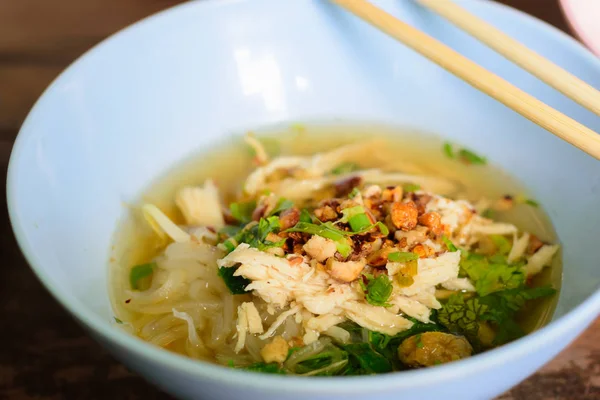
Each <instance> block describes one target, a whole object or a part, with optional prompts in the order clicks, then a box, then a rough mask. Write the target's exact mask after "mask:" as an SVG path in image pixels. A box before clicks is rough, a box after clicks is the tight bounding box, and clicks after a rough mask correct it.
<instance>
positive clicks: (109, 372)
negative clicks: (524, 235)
mask: <svg viewBox="0 0 600 400" xmlns="http://www.w3.org/2000/svg"><path fill="white" fill-rule="evenodd" d="M181 2H182V1H181V0H0V171H1V172H2V173H3V175H4V176H5V175H6V165H7V162H8V156H9V152H10V148H11V146H12V141H13V139H14V137H15V136H16V133H17V131H18V127H19V126H20V124H21V122H22V120H23V118H24V117H25V116H26V114H27V112H28V111H29V109H30V107H31V106H32V105H33V103H34V101H35V100H36V99H37V97H38V96H39V95H40V94H41V93H42V91H43V90H44V89H45V87H46V86H47V85H48V84H49V83H50V81H51V80H52V79H53V78H54V77H55V76H56V75H58V73H59V72H60V71H61V70H62V69H63V68H64V67H66V66H67V65H68V64H69V63H71V62H72V61H73V60H74V59H75V58H76V57H77V56H79V55H80V54H81V53H83V52H84V51H86V50H87V49H89V48H90V47H91V46H93V45H94V44H96V43H98V42H99V41H101V40H102V39H104V38H105V37H106V36H108V35H110V34H111V33H113V32H115V31H117V30H119V29H121V28H123V27H124V26H126V25H128V24H130V23H132V22H134V21H136V20H138V19H140V18H142V17H144V16H147V15H150V14H152V13H155V12H156V11H158V10H160V9H163V8H166V7H169V6H172V5H175V4H177V3H181ZM502 2H503V3H505V4H509V5H512V6H513V7H516V8H519V9H521V10H524V11H526V12H528V13H530V14H532V15H535V16H537V17H538V18H541V19H543V20H545V21H547V22H549V23H551V24H553V25H555V26H558V27H559V28H560V29H563V30H567V27H566V24H565V21H564V20H563V18H562V15H561V13H560V11H559V9H558V6H557V5H556V4H555V1H554V0H504V1H502ZM0 194H1V200H0V202H1V206H2V211H0V251H1V253H0V254H2V255H3V260H4V263H3V265H2V267H1V268H0V315H2V317H3V318H2V321H3V324H2V327H1V329H0V343H2V345H0V346H1V347H0V400H4V399H10V400H12V399H15V400H29V399H36V400H50V399H52V400H54V399H57V400H58V399H68V400H69V399H73V400H76V399H77V400H79V399H90V400H95V399H132V400H134V399H144V400H155V399H170V398H171V397H169V396H168V395H166V394H164V393H162V392H160V391H159V390H157V389H155V388H154V387H153V386H151V385H150V384H148V383H146V382H145V381H144V380H143V379H142V378H140V377H139V376H138V375H136V374H135V373H133V372H130V371H128V370H127V369H126V368H125V367H124V366H123V365H122V364H120V363H119V362H117V361H116V360H114V359H113V358H112V357H111V356H109V355H108V354H107V353H106V352H105V351H104V350H103V349H102V348H101V347H100V346H99V345H98V344H97V343H96V342H94V341H93V340H92V339H91V338H90V337H89V336H87V334H86V333H85V332H84V331H83V330H82V329H81V328H80V327H79V326H78V325H77V324H76V323H75V322H74V321H73V319H72V318H71V317H70V316H69V314H68V313H67V312H66V311H65V310H63V309H62V308H61V307H60V306H59V305H58V304H57V303H56V302H55V301H54V300H53V299H52V297H50V295H49V294H48V293H47V292H46V290H45V289H44V288H43V286H42V285H41V284H40V283H39V281H38V280H37V279H36V278H35V276H34V275H33V273H32V272H31V270H30V268H29V267H28V266H27V264H26V262H25V260H24V259H23V257H22V255H21V253H20V251H19V250H18V248H17V244H16V242H15V239H14V237H13V235H12V231H11V229H10V224H9V222H8V215H7V212H6V200H5V199H6V195H5V193H4V185H2V193H0ZM599 332H600V320H598V321H596V323H595V325H593V326H592V327H591V328H590V329H588V330H587V332H586V333H585V334H584V335H583V336H581V337H580V338H579V339H578V340H577V341H576V342H575V343H574V344H572V345H571V346H570V347H569V348H568V349H567V350H565V351H564V352H563V353H561V355H559V356H558V357H557V358H556V359H554V360H553V361H552V362H551V363H549V364H548V365H547V366H546V367H545V368H543V369H542V370H541V371H539V372H538V373H537V374H535V375H533V376H532V377H531V378H529V379H527V380H526V381H525V382H523V383H522V384H521V385H519V386H517V387H516V388H514V389H513V390H511V391H510V392H509V393H506V394H505V395H503V396H501V397H500V398H499V399H500V400H546V399H547V400H550V399H558V400H562V399H564V400H567V399H568V400H571V399H578V400H579V399H582V400H592V399H594V400H596V399H600V334H599Z"/></svg>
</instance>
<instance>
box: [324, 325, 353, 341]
mask: <svg viewBox="0 0 600 400" xmlns="http://www.w3.org/2000/svg"><path fill="white" fill-rule="evenodd" d="M323 334H324V335H327V336H329V337H330V338H332V339H334V340H336V341H338V342H340V343H342V344H347V343H350V332H348V331H347V330H345V329H343V328H340V327H339V326H330V327H329V328H327V329H326V330H324V331H323Z"/></svg>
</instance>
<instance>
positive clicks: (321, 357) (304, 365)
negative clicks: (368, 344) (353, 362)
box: [286, 343, 348, 376]
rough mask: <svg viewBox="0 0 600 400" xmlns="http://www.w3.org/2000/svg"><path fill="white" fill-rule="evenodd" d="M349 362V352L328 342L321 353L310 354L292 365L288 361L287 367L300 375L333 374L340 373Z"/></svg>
mask: <svg viewBox="0 0 600 400" xmlns="http://www.w3.org/2000/svg"><path fill="white" fill-rule="evenodd" d="M308 346H310V345H308ZM306 347H307V346H305V347H304V348H306ZM301 349H302V348H301ZM309 354H310V353H309ZM347 364H348V353H347V352H346V351H344V350H343V349H340V348H339V347H338V346H335V345H334V344H332V343H328V344H327V345H325V347H324V348H323V350H321V351H320V352H319V353H317V354H311V355H308V356H307V357H304V358H302V359H301V360H299V361H298V362H296V363H294V364H292V365H289V363H287V364H286V367H289V368H290V369H291V371H292V372H293V373H294V374H298V375H311V376H331V375H337V374H339V373H340V371H341V370H342V369H343V368H344V367H345V366H346V365H347Z"/></svg>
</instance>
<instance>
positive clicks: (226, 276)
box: [218, 267, 252, 294]
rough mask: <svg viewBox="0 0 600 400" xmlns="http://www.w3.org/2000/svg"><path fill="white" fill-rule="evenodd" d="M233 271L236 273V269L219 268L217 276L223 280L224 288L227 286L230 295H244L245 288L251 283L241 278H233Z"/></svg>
mask: <svg viewBox="0 0 600 400" xmlns="http://www.w3.org/2000/svg"><path fill="white" fill-rule="evenodd" d="M235 271H237V267H221V268H219V272H218V274H219V276H220V277H221V278H222V279H223V282H225V286H227V288H228V289H229V291H230V292H231V294H245V293H246V286H248V285H249V284H250V283H252V281H251V280H250V279H246V278H244V277H243V276H234V275H233V274H234V273H235Z"/></svg>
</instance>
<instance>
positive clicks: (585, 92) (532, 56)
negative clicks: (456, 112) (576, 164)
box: [418, 0, 600, 115]
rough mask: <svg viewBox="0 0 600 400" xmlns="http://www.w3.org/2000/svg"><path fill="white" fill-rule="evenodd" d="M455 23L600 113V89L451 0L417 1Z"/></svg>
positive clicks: (591, 109) (594, 111)
mask: <svg viewBox="0 0 600 400" xmlns="http://www.w3.org/2000/svg"><path fill="white" fill-rule="evenodd" d="M418 2H419V3H420V4H422V5H423V6H425V7H427V8H429V9H430V10H432V11H434V12H436V13H438V14H439V15H441V16H442V17H444V18H446V19H447V20H448V21H450V22H452V23H453V24H454V25H456V26H457V27H459V28H460V29H462V30H464V31H465V32H467V33H469V34H470V35H471V36H473V37H474V38H476V39H478V40H479V41H481V42H483V43H485V44H486V45H488V46H489V47H491V48H492V49H494V50H495V51H497V52H498V53H500V54H502V55H503V56H504V57H506V58H507V59H509V60H510V61H512V62H514V63H515V64H517V65H519V66H520V67H521V68H523V69H525V70H527V71H529V72H530V73H531V74H533V75H535V76H537V77H538V78H540V79H541V80H542V81H544V82H546V84H548V85H549V86H552V87H553V88H555V89H556V90H558V91H559V92H561V93H563V94H564V95H565V96H567V97H569V98H571V99H572V100H574V101H576V102H577V103H579V104H580V105H582V106H583V107H585V108H587V109H588V110H590V111H592V112H593V113H596V114H597V115H600V91H598V90H596V89H595V88H593V87H592V86H590V85H589V84H587V83H586V82H584V81H582V80H581V79H579V78H578V77H576V76H575V75H573V74H571V73H570V72H567V71H565V70H564V69H562V68H561V67H559V66H558V65H556V64H554V63H553V62H552V61H550V60H548V59H547V58H544V57H542V56H541V55H539V54H538V53H536V52H535V51H533V50H531V49H529V48H528V47H527V46H525V45H524V44H523V43H521V42H518V41H516V40H515V39H513V38H511V37H510V36H508V35H507V34H505V33H504V32H502V31H501V30H499V29H497V28H495V27H494V26H492V25H490V24H488V23H487V22H485V21H484V20H482V19H481V18H479V17H476V16H475V15H473V14H471V13H470V12H468V11H467V10H465V9H464V8H462V7H460V6H459V5H458V4H456V3H454V2H453V1H451V0H418Z"/></svg>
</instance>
